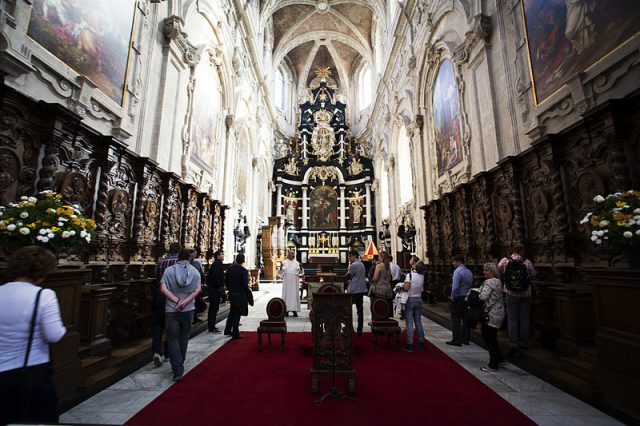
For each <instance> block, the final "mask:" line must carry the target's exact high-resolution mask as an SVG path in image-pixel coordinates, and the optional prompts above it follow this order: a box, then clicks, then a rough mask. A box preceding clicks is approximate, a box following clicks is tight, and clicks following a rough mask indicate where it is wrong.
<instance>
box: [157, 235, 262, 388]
mask: <svg viewBox="0 0 640 426" xmlns="http://www.w3.org/2000/svg"><path fill="white" fill-rule="evenodd" d="M213 257H214V262H213V264H212V265H211V267H210V268H209V271H208V274H207V276H206V279H205V277H204V273H203V271H202V265H201V264H200V263H199V261H197V260H196V259H195V250H192V249H186V250H185V249H182V247H181V245H180V244H179V243H171V244H170V246H169V254H167V256H165V257H164V258H162V259H161V260H160V262H159V263H158V266H157V269H156V277H157V279H158V280H159V281H158V283H159V285H158V291H156V292H155V294H154V315H153V323H152V349H153V352H154V354H153V361H154V363H155V365H156V366H160V365H161V364H162V361H163V359H162V353H164V354H165V361H166V360H168V361H170V362H171V370H172V372H173V380H174V381H179V380H181V379H182V377H183V375H184V360H185V358H186V354H187V346H188V342H189V337H190V335H191V325H192V324H193V319H194V316H195V311H196V304H195V301H196V298H197V297H198V296H199V294H200V292H201V290H202V283H203V282H205V281H206V283H207V288H208V298H209V311H208V319H207V326H208V329H209V332H211V333H219V332H220V330H219V329H218V328H217V327H216V317H217V314H218V309H219V307H220V299H221V296H222V294H223V293H224V288H225V287H226V288H227V290H228V293H229V295H228V297H229V301H230V302H231V303H230V309H229V315H228V317H227V322H226V325H225V329H224V335H225V337H231V338H232V339H241V338H242V336H241V335H240V330H239V325H240V317H241V316H242V315H247V313H248V312H247V311H248V305H249V304H253V294H252V293H251V290H250V289H249V272H248V271H247V269H246V268H244V267H243V266H242V265H243V264H244V261H245V258H244V254H242V253H241V254H238V255H237V257H236V262H235V263H234V264H233V265H231V266H230V267H229V268H228V270H227V272H226V274H225V272H224V267H223V264H222V260H223V259H224V252H223V251H222V250H218V251H216V252H214V253H213ZM165 326H166V331H167V339H166V350H163V347H162V333H163V329H164V328H165ZM167 357H168V358H167Z"/></svg>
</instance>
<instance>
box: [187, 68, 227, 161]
mask: <svg viewBox="0 0 640 426" xmlns="http://www.w3.org/2000/svg"><path fill="white" fill-rule="evenodd" d="M195 80H196V83H195V89H194V93H193V96H194V99H193V116H192V118H191V159H192V160H193V161H194V162H196V163H200V165H201V166H202V168H203V169H205V170H206V171H207V172H209V173H211V171H212V167H213V160H214V154H215V137H216V135H215V134H216V122H217V120H218V119H219V117H218V112H219V109H220V104H221V95H220V81H219V80H218V73H217V71H216V70H215V68H213V67H212V66H211V65H210V64H209V62H208V61H202V62H201V63H200V65H198V66H197V67H196V75H195Z"/></svg>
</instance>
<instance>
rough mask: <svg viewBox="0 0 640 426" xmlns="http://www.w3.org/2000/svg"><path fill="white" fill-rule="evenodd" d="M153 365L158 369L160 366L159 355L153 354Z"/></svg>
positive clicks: (160, 359) (160, 358)
mask: <svg viewBox="0 0 640 426" xmlns="http://www.w3.org/2000/svg"><path fill="white" fill-rule="evenodd" d="M153 363H154V364H155V366H156V367H160V366H161V365H162V357H161V356H160V354H159V353H155V354H153Z"/></svg>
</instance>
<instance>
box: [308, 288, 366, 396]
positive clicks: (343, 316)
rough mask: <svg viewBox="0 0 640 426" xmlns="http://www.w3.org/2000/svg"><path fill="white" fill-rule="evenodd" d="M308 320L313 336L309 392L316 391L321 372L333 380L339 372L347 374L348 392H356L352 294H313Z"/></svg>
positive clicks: (342, 374)
mask: <svg viewBox="0 0 640 426" xmlns="http://www.w3.org/2000/svg"><path fill="white" fill-rule="evenodd" d="M311 324H312V327H311V333H312V338H313V365H312V368H311V392H313V393H317V392H319V390H320V376H327V375H328V376H329V377H330V378H331V379H332V380H333V379H334V378H335V377H338V376H341V377H343V376H346V378H347V390H348V392H349V393H351V394H353V393H355V391H356V379H355V370H354V369H353V340H352V339H353V322H352V308H351V295H350V294H344V293H342V294H341V293H330V294H324V293H316V294H314V295H313V313H312V318H311ZM333 385H335V383H333Z"/></svg>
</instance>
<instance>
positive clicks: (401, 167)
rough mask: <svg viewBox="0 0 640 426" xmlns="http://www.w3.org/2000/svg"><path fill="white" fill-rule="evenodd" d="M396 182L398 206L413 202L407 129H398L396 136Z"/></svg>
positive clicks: (403, 127)
mask: <svg viewBox="0 0 640 426" xmlns="http://www.w3.org/2000/svg"><path fill="white" fill-rule="evenodd" d="M397 164H398V182H400V185H399V186H400V204H404V203H406V202H407V201H411V200H413V174H412V173H411V150H410V149H409V137H408V136H407V128H406V127H405V126H402V127H400V134H399V135H398V162H397Z"/></svg>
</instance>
